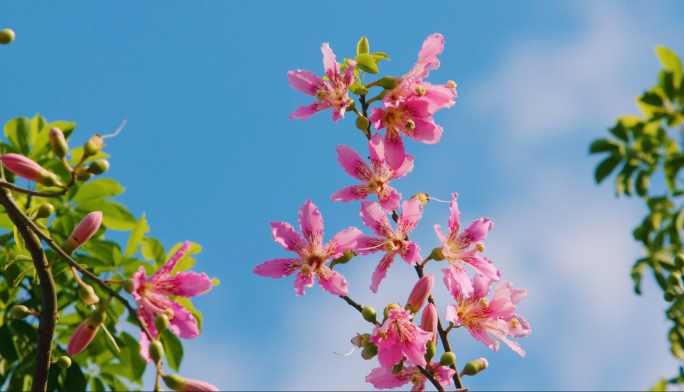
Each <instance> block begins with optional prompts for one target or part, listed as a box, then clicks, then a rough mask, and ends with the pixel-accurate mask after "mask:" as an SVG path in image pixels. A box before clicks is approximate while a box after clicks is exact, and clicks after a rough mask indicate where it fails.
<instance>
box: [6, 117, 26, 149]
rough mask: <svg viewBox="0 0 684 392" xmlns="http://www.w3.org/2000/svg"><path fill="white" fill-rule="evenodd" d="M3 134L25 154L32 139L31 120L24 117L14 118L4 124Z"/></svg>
mask: <svg viewBox="0 0 684 392" xmlns="http://www.w3.org/2000/svg"><path fill="white" fill-rule="evenodd" d="M5 136H7V139H9V141H10V142H11V143H12V145H13V146H14V147H15V148H16V149H17V150H18V151H20V152H21V153H22V154H24V155H27V154H28V153H29V149H30V146H31V142H32V141H33V135H32V134H31V120H29V119H28V118H26V117H17V118H14V119H12V120H10V121H8V122H7V124H5Z"/></svg>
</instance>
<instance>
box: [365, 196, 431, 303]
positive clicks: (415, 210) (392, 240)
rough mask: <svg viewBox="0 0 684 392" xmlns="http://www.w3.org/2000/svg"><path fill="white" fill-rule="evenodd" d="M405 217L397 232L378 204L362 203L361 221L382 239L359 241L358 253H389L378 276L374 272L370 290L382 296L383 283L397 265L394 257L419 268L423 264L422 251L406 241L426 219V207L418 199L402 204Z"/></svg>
mask: <svg viewBox="0 0 684 392" xmlns="http://www.w3.org/2000/svg"><path fill="white" fill-rule="evenodd" d="M401 210H402V213H401V216H400V217H399V219H398V222H397V231H396V232H395V231H394V230H392V227H391V226H390V223H389V219H388V218H387V214H386V213H385V211H383V209H382V208H381V207H380V205H378V204H377V203H375V202H371V201H362V202H361V214H360V215H361V219H362V220H363V224H365V225H366V226H367V227H368V228H369V229H371V230H372V231H373V233H375V235H377V236H378V237H372V236H363V237H361V238H359V241H358V244H357V248H358V249H356V250H355V252H356V253H358V254H362V255H366V254H369V253H375V252H377V251H385V252H387V253H385V255H384V256H383V257H382V259H380V263H379V264H378V266H377V268H376V269H375V272H373V278H372V284H371V286H370V289H371V290H372V291H373V292H374V293H377V292H378V286H379V285H380V282H381V281H382V280H383V279H384V278H385V276H386V275H387V270H388V269H389V267H390V266H391V265H392V263H393V262H394V256H395V255H397V254H399V255H400V256H401V258H402V259H404V261H406V262H407V263H408V264H409V265H416V263H417V262H419V261H422V259H423V258H422V257H421V256H420V254H419V253H418V251H420V247H419V246H418V244H416V243H415V242H413V241H406V240H405V238H406V235H407V234H409V233H410V232H411V230H413V229H414V228H415V227H416V225H417V224H418V221H419V220H420V218H421V217H422V216H423V203H421V202H420V200H418V199H413V200H410V201H404V202H403V203H401Z"/></svg>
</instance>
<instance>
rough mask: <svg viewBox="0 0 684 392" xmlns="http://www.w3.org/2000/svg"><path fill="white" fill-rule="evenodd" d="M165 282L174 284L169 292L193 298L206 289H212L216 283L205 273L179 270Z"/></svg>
mask: <svg viewBox="0 0 684 392" xmlns="http://www.w3.org/2000/svg"><path fill="white" fill-rule="evenodd" d="M165 283H170V284H172V285H173V287H172V288H171V289H169V290H168V293H169V294H171V295H176V296H179V297H185V298H191V297H196V296H198V295H200V294H204V292H205V291H207V290H211V288H212V287H213V286H214V284H213V283H212V281H211V278H209V276H208V275H207V274H205V273H201V274H198V273H196V272H194V271H188V272H179V273H177V274H176V276H171V277H169V278H168V279H166V281H165Z"/></svg>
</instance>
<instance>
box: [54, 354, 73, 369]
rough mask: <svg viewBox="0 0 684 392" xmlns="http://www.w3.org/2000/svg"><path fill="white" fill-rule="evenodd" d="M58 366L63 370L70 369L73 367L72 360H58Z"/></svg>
mask: <svg viewBox="0 0 684 392" xmlns="http://www.w3.org/2000/svg"><path fill="white" fill-rule="evenodd" d="M57 366H59V367H61V368H62V369H67V368H69V367H70V366H71V358H69V357H66V356H64V357H59V358H57Z"/></svg>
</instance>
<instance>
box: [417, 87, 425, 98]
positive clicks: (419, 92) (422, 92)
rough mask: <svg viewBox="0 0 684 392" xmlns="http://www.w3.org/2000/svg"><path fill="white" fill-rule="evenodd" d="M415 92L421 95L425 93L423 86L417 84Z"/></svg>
mask: <svg viewBox="0 0 684 392" xmlns="http://www.w3.org/2000/svg"><path fill="white" fill-rule="evenodd" d="M415 92H416V95H417V96H419V97H422V96H423V95H425V87H423V86H418V87H416V89H415Z"/></svg>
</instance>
